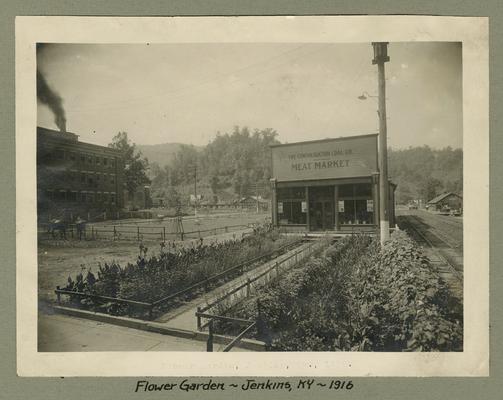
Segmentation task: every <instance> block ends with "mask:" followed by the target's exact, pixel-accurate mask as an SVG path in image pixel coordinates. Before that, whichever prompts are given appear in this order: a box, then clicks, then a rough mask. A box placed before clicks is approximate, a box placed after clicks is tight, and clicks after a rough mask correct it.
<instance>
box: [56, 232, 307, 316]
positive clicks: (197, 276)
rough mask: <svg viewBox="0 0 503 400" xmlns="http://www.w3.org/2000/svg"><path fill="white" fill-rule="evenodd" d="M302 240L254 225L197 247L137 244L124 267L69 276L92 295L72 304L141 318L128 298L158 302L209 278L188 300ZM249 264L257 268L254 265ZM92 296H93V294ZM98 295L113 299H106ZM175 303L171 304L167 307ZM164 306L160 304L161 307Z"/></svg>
mask: <svg viewBox="0 0 503 400" xmlns="http://www.w3.org/2000/svg"><path fill="white" fill-rule="evenodd" d="M296 241H298V238H296V237H285V236H283V235H281V234H279V233H278V232H277V231H275V230H273V229H272V228H271V227H270V226H269V225H262V226H259V227H257V228H255V229H254V231H253V233H251V234H250V235H248V236H246V237H244V238H242V239H240V240H229V241H225V242H219V243H211V244H209V245H204V244H203V241H202V240H201V242H200V243H199V244H198V245H197V246H194V247H191V248H185V247H176V246H173V247H172V246H166V244H164V243H161V245H160V251H159V252H158V254H155V255H151V256H150V255H149V251H150V250H149V249H148V248H147V247H145V246H144V245H140V246H139V254H138V258H137V260H136V262H134V263H128V264H127V265H125V266H121V265H119V264H118V263H116V262H111V263H105V264H104V265H98V266H97V270H96V271H95V272H93V270H92V268H89V269H88V270H87V271H85V272H83V273H79V274H77V275H76V276H75V277H73V278H72V277H68V281H67V284H66V287H63V288H61V289H62V290H64V291H67V292H75V293H80V294H86V295H89V296H81V295H71V294H70V296H69V305H71V306H74V307H79V308H84V309H91V310H94V311H102V312H106V313H109V314H113V315H128V316H140V315H141V314H142V310H141V308H137V307H135V305H134V304H128V303H127V302H120V301H113V299H121V300H128V301H136V302H144V303H155V302H156V301H158V300H159V299H161V298H164V297H167V296H170V295H173V294H176V293H177V292H179V291H181V290H182V289H185V288H190V287H191V286H192V285H194V284H197V283H198V282H205V284H204V285H203V286H201V287H197V288H194V290H193V291H191V292H190V293H188V295H186V296H185V298H184V300H186V299H187V296H188V298H193V297H196V296H197V295H199V294H201V293H203V292H205V291H208V290H210V289H212V288H214V287H217V286H219V285H221V284H222V283H223V282H225V281H228V280H230V279H233V278H235V277H236V276H239V275H240V274H241V273H242V272H243V270H235V271H231V273H230V274H225V275H222V277H221V279H217V280H213V281H211V282H209V281H208V280H209V279H210V278H212V277H214V276H216V275H219V274H222V273H224V272H225V271H227V270H229V269H232V267H234V266H236V265H240V264H242V263H246V262H248V261H250V260H254V259H256V258H259V257H261V256H263V255H267V254H270V253H274V252H275V251H281V249H282V248H285V247H287V246H288V245H290V244H294V243H295V242H296ZM247 267H248V268H252V267H253V263H252V264H251V265H249V266H247ZM93 296H94V297H93ZM98 296H99V297H107V298H110V299H109V301H103V299H99V298H98ZM169 306H173V304H171V305H169ZM162 309H163V307H161V311H162Z"/></svg>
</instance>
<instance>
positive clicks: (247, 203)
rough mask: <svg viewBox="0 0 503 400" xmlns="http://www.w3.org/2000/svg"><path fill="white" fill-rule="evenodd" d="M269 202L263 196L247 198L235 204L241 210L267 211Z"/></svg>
mask: <svg viewBox="0 0 503 400" xmlns="http://www.w3.org/2000/svg"><path fill="white" fill-rule="evenodd" d="M269 203H270V201H269V200H265V199H263V198H262V197H261V196H258V197H257V196H246V197H243V198H241V199H239V200H237V201H236V202H235V204H236V205H237V206H239V207H241V208H248V209H256V208H257V206H258V208H259V210H262V211H267V210H268V209H269Z"/></svg>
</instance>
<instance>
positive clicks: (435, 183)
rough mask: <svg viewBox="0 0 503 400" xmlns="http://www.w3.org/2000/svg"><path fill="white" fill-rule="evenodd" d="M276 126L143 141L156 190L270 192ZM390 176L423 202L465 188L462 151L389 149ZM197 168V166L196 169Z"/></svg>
mask: <svg viewBox="0 0 503 400" xmlns="http://www.w3.org/2000/svg"><path fill="white" fill-rule="evenodd" d="M276 137H277V133H276V132H275V131H274V130H272V129H264V130H253V131H250V130H249V129H247V128H246V127H244V128H240V127H235V128H234V130H233V131H232V132H230V133H224V134H219V135H218V136H217V137H216V138H215V139H214V140H213V141H211V142H210V143H209V144H208V145H207V146H204V147H195V146H190V145H183V144H179V143H167V144H163V145H156V146H138V148H139V149H140V150H141V151H142V153H143V155H144V156H146V157H147V158H148V159H149V162H150V165H151V167H150V171H149V175H150V177H151V178H152V194H153V196H154V197H156V198H166V197H167V196H168V192H169V190H171V191H173V190H175V191H176V192H178V193H179V194H180V195H181V196H182V198H184V199H187V198H188V197H189V195H190V194H192V193H194V177H197V192H198V194H201V195H203V198H204V199H212V198H215V197H217V198H218V199H219V200H220V201H231V200H232V199H235V198H238V197H242V196H245V195H253V194H259V195H261V196H263V197H266V198H267V197H269V195H270V183H269V179H270V178H271V174H272V171H271V165H270V148H269V146H270V145H271V144H273V143H279V142H278V141H277V139H276ZM388 165H389V176H390V178H391V180H392V181H393V182H394V183H396V184H397V185H398V187H397V191H396V201H397V202H398V203H407V202H409V201H411V200H418V199H422V200H423V201H424V202H426V201H428V200H431V199H432V198H433V197H435V196H437V195H439V194H442V193H445V192H455V193H459V194H462V193H463V151H462V150H461V149H452V148H450V147H447V148H444V149H433V148H430V147H428V146H422V147H410V148H408V149H399V150H392V149H389V150H388ZM195 167H196V171H194V168H195ZM168 189H169V190H168Z"/></svg>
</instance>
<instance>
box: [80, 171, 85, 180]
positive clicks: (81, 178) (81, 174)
mask: <svg viewBox="0 0 503 400" xmlns="http://www.w3.org/2000/svg"><path fill="white" fill-rule="evenodd" d="M80 181H81V182H85V181H86V173H85V172H81V173H80Z"/></svg>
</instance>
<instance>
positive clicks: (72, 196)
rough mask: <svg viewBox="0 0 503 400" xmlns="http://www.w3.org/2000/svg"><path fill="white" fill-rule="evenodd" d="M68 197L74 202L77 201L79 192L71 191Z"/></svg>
mask: <svg viewBox="0 0 503 400" xmlns="http://www.w3.org/2000/svg"><path fill="white" fill-rule="evenodd" d="M67 199H68V201H72V202H73V201H77V192H75V191H69V192H68V193H67Z"/></svg>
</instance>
